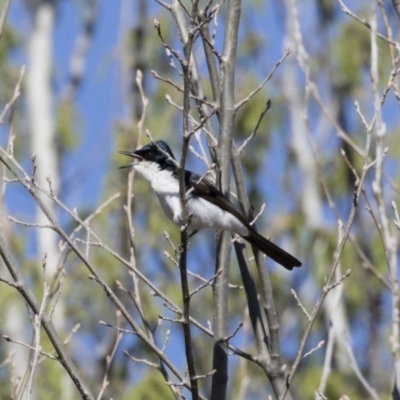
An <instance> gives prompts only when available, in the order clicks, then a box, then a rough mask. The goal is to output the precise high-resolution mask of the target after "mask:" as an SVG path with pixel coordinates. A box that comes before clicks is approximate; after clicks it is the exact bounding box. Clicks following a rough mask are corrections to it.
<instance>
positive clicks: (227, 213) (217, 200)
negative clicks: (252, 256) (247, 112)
mask: <svg viewBox="0 0 400 400" xmlns="http://www.w3.org/2000/svg"><path fill="white" fill-rule="evenodd" d="M120 153H121V154H124V155H127V156H129V157H133V158H134V159H135V161H134V162H133V163H132V164H129V165H126V166H123V167H121V168H130V167H133V169H134V170H135V171H137V172H138V173H139V174H140V175H141V176H143V177H144V178H145V179H147V180H148V181H149V182H150V184H151V187H152V189H153V190H154V192H155V194H156V195H157V197H158V199H159V200H160V204H161V207H162V209H163V210H164V213H165V214H166V216H167V217H168V218H169V219H170V220H171V221H173V222H174V223H175V224H176V225H178V226H180V225H181V215H182V207H181V201H180V195H179V178H178V168H177V163H176V161H175V157H174V155H173V153H172V151H171V149H170V148H169V146H168V145H167V144H166V143H165V142H164V141H163V140H158V141H156V142H152V143H149V144H147V145H146V146H144V147H142V148H141V149H139V150H136V151H134V152H129V151H121V152H120ZM185 186H186V191H187V192H188V197H187V202H186V207H187V212H188V214H189V215H190V219H189V220H190V224H189V227H188V229H189V231H197V230H200V229H214V230H221V231H222V230H225V231H229V232H232V233H236V234H238V235H239V236H241V237H242V238H244V239H245V240H247V241H248V242H249V243H251V244H252V245H254V246H255V247H257V248H258V249H259V250H260V251H262V252H263V253H264V254H266V255H267V256H268V257H270V258H272V259H273V260H274V261H276V262H277V263H278V264H280V265H282V266H283V267H285V268H286V269H289V270H291V269H293V267H300V266H301V262H300V261H299V260H297V259H296V258H295V257H293V256H292V255H290V254H289V253H287V252H286V251H285V250H283V249H281V248H280V247H278V246H277V245H275V244H273V243H272V242H270V241H269V240H268V239H266V238H264V237H263V236H261V235H260V234H258V233H257V232H256V231H255V230H254V228H252V226H251V225H250V224H249V222H248V221H247V219H246V217H245V216H244V215H243V214H242V213H241V212H240V211H238V210H237V209H236V207H235V206H234V205H233V204H232V203H231V202H230V201H229V200H228V198H227V197H226V196H225V195H224V194H223V193H221V192H220V191H219V190H218V189H217V188H216V187H215V186H214V185H213V184H212V183H210V182H209V181H208V180H207V179H206V178H203V179H202V178H201V177H200V175H198V174H195V173H194V172H191V171H186V170H185Z"/></svg>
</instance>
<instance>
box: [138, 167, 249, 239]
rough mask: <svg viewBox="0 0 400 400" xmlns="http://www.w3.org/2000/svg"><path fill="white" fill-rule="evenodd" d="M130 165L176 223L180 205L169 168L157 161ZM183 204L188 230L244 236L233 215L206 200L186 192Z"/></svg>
mask: <svg viewBox="0 0 400 400" xmlns="http://www.w3.org/2000/svg"><path fill="white" fill-rule="evenodd" d="M134 169H135V171H137V172H138V173H139V174H140V175H142V176H143V177H144V178H145V179H147V180H148V181H149V182H150V184H151V187H152V189H153V190H154V192H155V193H156V195H157V197H158V199H159V201H160V204H161V207H162V209H163V211H164V213H165V214H166V216H167V217H168V218H169V219H170V220H171V221H173V222H174V223H175V224H176V225H180V223H181V215H182V207H181V201H180V195H179V181H178V179H177V178H176V177H174V176H173V175H172V173H171V171H169V170H167V169H164V170H161V169H160V168H159V166H158V164H156V163H152V162H148V161H142V162H140V163H138V164H135V165H134ZM186 204H187V211H188V213H189V215H190V230H198V229H215V230H227V231H230V232H236V233H238V234H239V235H242V236H247V234H248V229H247V228H246V227H245V226H244V225H243V224H242V223H241V222H240V221H239V220H238V219H237V218H236V217H235V216H234V215H232V214H231V213H229V212H226V211H224V210H222V209H221V208H220V207H217V206H215V205H214V204H212V203H210V202H209V201H207V200H205V199H203V198H201V197H198V196H193V195H189V197H188V200H187V203H186Z"/></svg>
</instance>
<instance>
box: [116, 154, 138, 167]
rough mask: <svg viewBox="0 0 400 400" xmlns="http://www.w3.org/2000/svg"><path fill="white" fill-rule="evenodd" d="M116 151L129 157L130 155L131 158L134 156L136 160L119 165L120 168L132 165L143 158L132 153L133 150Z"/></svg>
mask: <svg viewBox="0 0 400 400" xmlns="http://www.w3.org/2000/svg"><path fill="white" fill-rule="evenodd" d="M118 153H120V154H124V155H125V156H129V157H132V158H134V159H136V160H137V161H135V162H133V163H131V164H128V165H123V166H122V167H119V168H120V169H122V168H131V167H133V166H134V165H135V164H136V163H137V162H140V161H142V160H143V157H141V156H139V155H138V154H136V153H133V152H131V151H119V152H118Z"/></svg>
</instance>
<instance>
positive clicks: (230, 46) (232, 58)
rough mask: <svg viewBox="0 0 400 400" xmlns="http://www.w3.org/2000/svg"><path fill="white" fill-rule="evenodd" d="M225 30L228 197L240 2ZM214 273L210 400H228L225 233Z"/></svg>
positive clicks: (222, 134) (223, 141) (223, 153)
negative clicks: (218, 272)
mask: <svg viewBox="0 0 400 400" xmlns="http://www.w3.org/2000/svg"><path fill="white" fill-rule="evenodd" d="M226 4H227V9H228V12H227V15H226V26H225V36H224V49H223V54H222V62H221V65H220V73H221V80H220V82H221V93H220V127H219V141H218V156H219V157H218V162H219V171H218V172H219V173H220V176H219V178H220V187H221V191H222V192H223V193H224V194H225V195H226V196H229V165H230V162H231V150H232V137H233V130H234V122H235V84H234V80H235V64H236V51H237V40H238V30H239V21H240V14H241V1H240V0H229V1H228V2H227V3H226ZM217 252H218V253H217V254H218V255H217V260H216V266H215V269H216V271H217V270H221V271H222V273H221V274H220V275H218V276H217V277H216V279H215V280H214V286H213V289H214V290H213V300H214V315H213V327H214V359H213V369H214V370H216V373H215V374H214V375H213V378H212V387H211V398H213V399H224V398H226V389H227V381H228V356H227V344H226V341H225V338H226V337H227V324H228V322H227V316H228V278H229V264H230V255H231V237H230V234H229V233H228V232H223V233H222V234H221V236H220V238H219V240H218V247H217Z"/></svg>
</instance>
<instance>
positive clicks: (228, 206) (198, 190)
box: [185, 171, 249, 227]
mask: <svg viewBox="0 0 400 400" xmlns="http://www.w3.org/2000/svg"><path fill="white" fill-rule="evenodd" d="M185 185H186V190H190V189H191V188H193V193H194V194H195V195H197V196H199V197H202V198H203V199H204V200H207V201H209V202H210V203H212V204H214V205H215V206H217V207H220V208H221V209H222V210H224V211H227V212H229V213H231V214H232V215H234V216H235V217H236V218H237V219H238V220H239V221H240V222H241V223H242V224H244V225H246V227H249V222H248V221H247V219H246V217H245V216H244V215H243V214H242V213H241V212H240V211H239V210H238V209H237V208H236V207H235V206H234V204H233V203H232V202H231V201H230V200H229V199H228V198H227V197H226V196H225V195H224V194H223V193H222V192H221V191H220V190H218V189H217V188H216V187H215V186H214V185H213V184H212V183H211V182H210V181H209V180H207V178H203V179H202V177H201V176H200V175H198V174H196V173H194V172H191V171H185Z"/></svg>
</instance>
